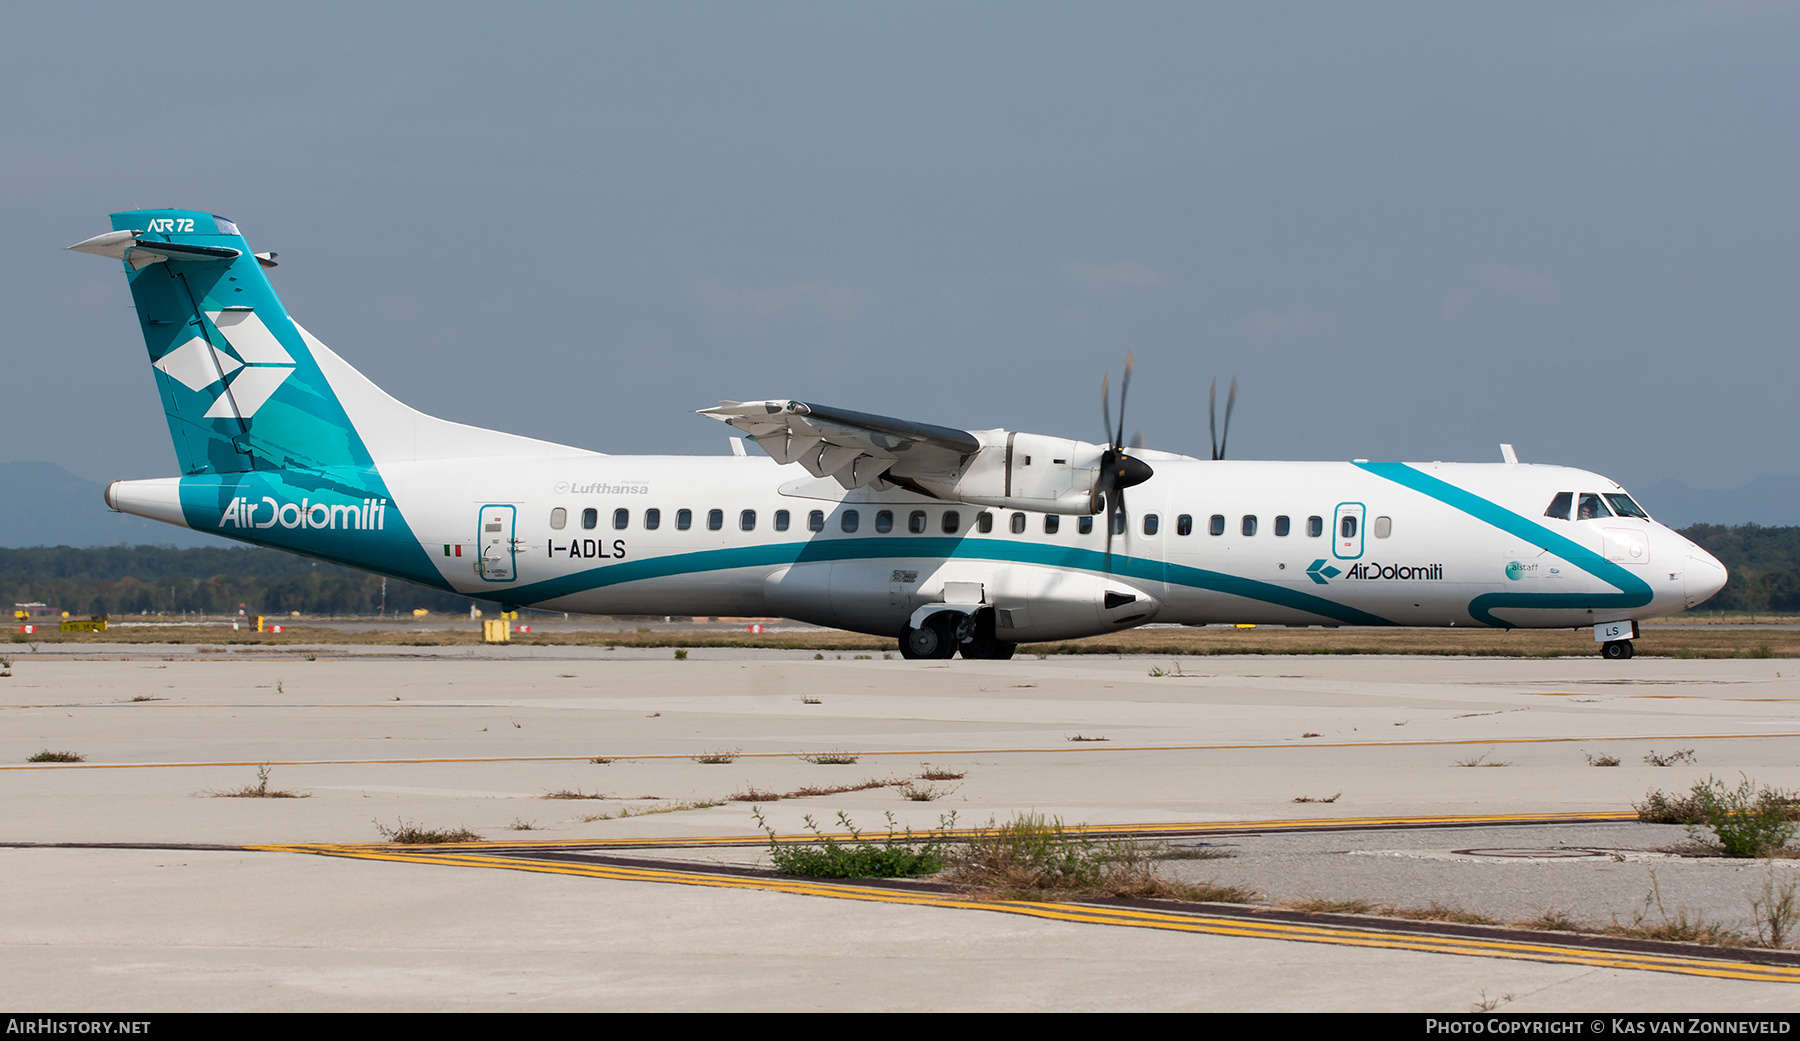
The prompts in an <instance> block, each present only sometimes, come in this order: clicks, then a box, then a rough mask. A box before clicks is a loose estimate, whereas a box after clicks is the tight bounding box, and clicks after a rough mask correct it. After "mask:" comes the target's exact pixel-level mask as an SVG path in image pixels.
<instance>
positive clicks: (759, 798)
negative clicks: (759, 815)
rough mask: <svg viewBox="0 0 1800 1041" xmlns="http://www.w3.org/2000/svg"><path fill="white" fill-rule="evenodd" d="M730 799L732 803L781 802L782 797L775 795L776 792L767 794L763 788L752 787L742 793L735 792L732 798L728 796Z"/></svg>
mask: <svg viewBox="0 0 1800 1041" xmlns="http://www.w3.org/2000/svg"><path fill="white" fill-rule="evenodd" d="M728 798H729V799H730V800H731V801H732V802H780V801H781V796H779V795H777V794H775V793H774V792H765V791H763V790H762V789H761V788H758V787H756V786H755V785H751V786H750V787H749V788H748V789H746V790H744V791H741V792H733V793H732V794H731V795H730V796H728Z"/></svg>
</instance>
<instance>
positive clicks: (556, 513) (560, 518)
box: [550, 506, 569, 531]
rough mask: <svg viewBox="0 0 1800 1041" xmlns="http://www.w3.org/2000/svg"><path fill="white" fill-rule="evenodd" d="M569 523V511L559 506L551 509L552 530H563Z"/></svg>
mask: <svg viewBox="0 0 1800 1041" xmlns="http://www.w3.org/2000/svg"><path fill="white" fill-rule="evenodd" d="M568 524H569V511H568V510H565V509H563V508H562V507H561V506H558V507H557V508H556V509H554V510H551V511H550V530H551V531H561V530H563V528H565V527H567V526H568Z"/></svg>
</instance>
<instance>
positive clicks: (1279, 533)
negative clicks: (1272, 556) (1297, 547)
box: [1275, 514, 1288, 539]
mask: <svg viewBox="0 0 1800 1041" xmlns="http://www.w3.org/2000/svg"><path fill="white" fill-rule="evenodd" d="M1287 536H1288V519H1287V515H1286V514H1283V515H1282V516H1280V517H1277V518H1275V537H1276V538H1278V539H1285V538H1287Z"/></svg>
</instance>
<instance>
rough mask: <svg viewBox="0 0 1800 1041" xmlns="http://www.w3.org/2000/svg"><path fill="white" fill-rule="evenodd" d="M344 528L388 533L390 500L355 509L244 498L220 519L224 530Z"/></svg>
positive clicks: (303, 501) (304, 501) (307, 501)
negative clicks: (277, 527)
mask: <svg viewBox="0 0 1800 1041" xmlns="http://www.w3.org/2000/svg"><path fill="white" fill-rule="evenodd" d="M278 524H279V525H280V526H282V527H284V528H330V529H336V528H343V529H346V530H350V531H369V530H371V529H372V530H375V531H384V530H386V528H387V500H386V499H364V500H363V501H362V502H360V503H358V504H356V505H354V506H352V505H350V504H348V503H323V502H313V501H312V500H311V499H301V500H300V501H299V502H297V503H294V502H277V501H276V500H275V498H274V497H273V496H270V495H265V496H263V497H262V500H261V501H260V502H252V501H250V500H249V499H248V498H245V497H244V496H239V497H237V498H235V499H233V500H231V505H229V506H227V507H225V512H224V513H223V514H222V515H220V517H219V527H221V528H273V527H275V526H276V525H278Z"/></svg>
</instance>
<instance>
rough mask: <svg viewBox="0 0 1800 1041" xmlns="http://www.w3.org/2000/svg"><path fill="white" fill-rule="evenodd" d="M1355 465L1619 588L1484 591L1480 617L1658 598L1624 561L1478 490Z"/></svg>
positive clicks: (1409, 470)
mask: <svg viewBox="0 0 1800 1041" xmlns="http://www.w3.org/2000/svg"><path fill="white" fill-rule="evenodd" d="M1355 465H1356V466H1359V467H1362V468H1363V469H1364V470H1367V471H1368V472H1369V473H1372V474H1374V475H1375V476H1377V477H1383V478H1386V479H1387V480H1390V481H1393V482H1394V483H1395V484H1399V485H1403V486H1405V487H1407V488H1411V489H1412V490H1413V491H1415V492H1418V493H1420V494H1422V495H1428V496H1430V497H1431V498H1433V499H1436V500H1437V501H1439V502H1441V503H1443V504H1444V505H1446V506H1451V507H1454V508H1455V509H1458V510H1461V511H1462V512H1464V513H1466V514H1468V515H1469V516H1471V517H1474V518H1475V519H1476V520H1480V521H1484V522H1486V523H1488V524H1492V525H1493V526H1494V527H1496V528H1499V529H1500V530H1501V531H1504V532H1506V533H1507V534H1509V535H1513V536H1516V537H1517V538H1520V539H1523V540H1525V541H1526V542H1529V543H1531V544H1532V545H1534V546H1536V547H1538V548H1539V549H1544V550H1549V551H1550V552H1551V553H1554V554H1556V555H1557V556H1559V557H1561V558H1563V559H1564V560H1566V561H1568V562H1569V563H1571V564H1573V565H1575V566H1576V567H1578V568H1580V569H1581V570H1583V571H1585V572H1587V573H1588V574H1590V575H1592V576H1594V577H1595V578H1597V579H1599V580H1600V581H1602V582H1605V583H1606V584H1607V585H1610V586H1613V587H1614V588H1616V589H1618V590H1619V592H1617V593H1482V594H1481V595H1480V596H1477V597H1476V598H1475V599H1473V600H1470V601H1469V614H1470V615H1472V616H1473V617H1474V618H1475V620H1476V621H1479V622H1483V623H1485V624H1487V625H1493V626H1499V627H1501V628H1505V629H1511V628H1514V625H1513V623H1511V622H1508V621H1506V620H1505V619H1503V618H1496V617H1494V614H1493V612H1494V611H1495V610H1496V609H1498V608H1503V607H1530V608H1540V609H1552V610H1554V609H1565V608H1573V609H1576V610H1582V609H1593V608H1599V609H1602V610H1604V609H1607V608H1626V609H1629V608H1633V607H1642V606H1644V605H1645V604H1648V603H1649V602H1650V601H1651V600H1652V599H1654V598H1655V593H1653V592H1652V591H1651V589H1650V584H1649V583H1648V582H1645V581H1644V580H1643V579H1641V578H1639V577H1638V576H1636V575H1634V574H1632V573H1631V572H1630V571H1627V570H1626V569H1625V568H1624V567H1622V566H1620V565H1618V564H1615V563H1613V562H1612V561H1610V560H1608V559H1606V558H1605V557H1603V556H1601V555H1600V554H1598V553H1595V552H1594V551H1593V550H1591V549H1588V548H1587V547H1585V546H1583V545H1581V544H1580V543H1578V542H1575V541H1573V540H1571V539H1567V538H1564V537H1563V536H1561V535H1558V534H1556V533H1555V532H1553V531H1549V530H1547V529H1546V528H1545V527H1544V526H1543V525H1542V524H1539V523H1537V522H1536V521H1533V520H1530V519H1529V518H1526V517H1522V516H1520V515H1519V514H1517V513H1514V512H1513V511H1511V510H1509V509H1507V508H1506V507H1504V506H1501V505H1499V504H1498V503H1495V502H1491V501H1489V500H1487V499H1483V498H1482V497H1481V496H1479V495H1476V494H1474V493H1473V492H1468V491H1464V490H1463V489H1461V488H1458V487H1457V486H1456V485H1454V484H1450V483H1449V482H1447V481H1441V480H1439V479H1437V478H1436V477H1432V476H1431V475H1429V474H1426V473H1423V472H1421V471H1420V470H1419V469H1417V468H1416V467H1412V466H1408V465H1406V464H1405V463H1356V464H1355Z"/></svg>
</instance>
